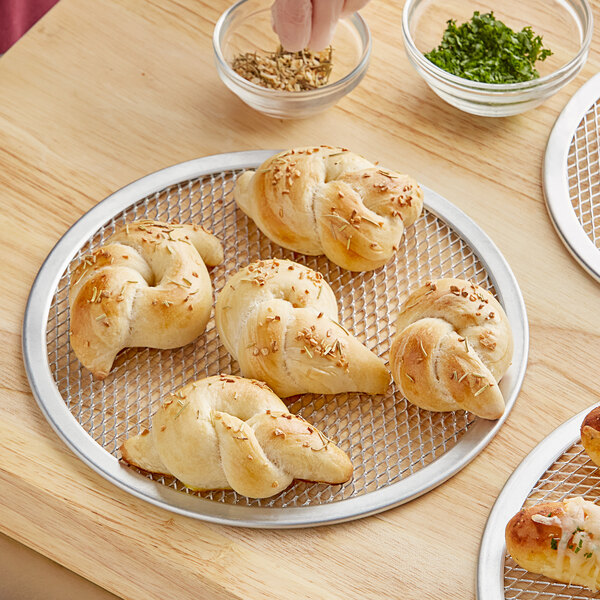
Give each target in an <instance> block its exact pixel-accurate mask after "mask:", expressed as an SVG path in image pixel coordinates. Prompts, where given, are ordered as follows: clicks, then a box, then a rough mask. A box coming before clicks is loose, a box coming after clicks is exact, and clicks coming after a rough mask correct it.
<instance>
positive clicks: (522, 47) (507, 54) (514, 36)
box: [425, 11, 552, 83]
mask: <svg viewBox="0 0 600 600" xmlns="http://www.w3.org/2000/svg"><path fill="white" fill-rule="evenodd" d="M447 23H448V27H447V28H446V31H444V35H443V37H442V42H441V44H440V45H439V46H438V47H437V48H435V49H434V50H432V51H431V52H429V53H427V54H425V57H426V58H427V59H429V60H430V61H431V62H432V63H434V64H435V65H437V66H438V67H440V68H441V69H444V71H448V73H451V74H452V75H457V76H458V77H462V78H463V79H470V80H472V81H481V82H484V83H518V82H521V81H530V80H531V79H537V78H538V77H539V76H540V74H539V73H538V71H537V70H536V69H535V67H534V65H535V63H536V62H537V61H538V60H539V61H544V60H546V58H548V56H551V55H552V51H551V50H549V49H548V48H544V47H543V42H542V36H540V35H536V34H535V33H534V32H533V30H532V29H531V27H524V28H523V29H522V30H521V31H518V32H516V31H513V30H512V29H511V28H510V27H508V26H507V25H505V24H504V23H503V22H502V21H499V20H498V19H496V17H494V13H493V12H489V13H485V14H480V13H479V11H475V12H474V13H473V17H472V18H471V20H470V21H467V22H466V23H463V24H462V25H457V24H456V21H455V20H454V19H450V20H449V21H447Z"/></svg>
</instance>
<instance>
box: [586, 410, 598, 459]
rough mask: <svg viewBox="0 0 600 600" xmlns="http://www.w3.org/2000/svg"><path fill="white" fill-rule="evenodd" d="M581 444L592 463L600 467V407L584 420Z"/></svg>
mask: <svg viewBox="0 0 600 600" xmlns="http://www.w3.org/2000/svg"><path fill="white" fill-rule="evenodd" d="M581 444H582V446H583V447H584V448H585V451H586V452H587V454H588V456H589V457H590V458H591V459H592V462H594V463H595V464H596V465H598V466H600V406H597V407H596V408H594V409H593V410H591V411H590V412H589V413H588V414H587V415H586V416H585V418H584V419H583V422H582V423H581Z"/></svg>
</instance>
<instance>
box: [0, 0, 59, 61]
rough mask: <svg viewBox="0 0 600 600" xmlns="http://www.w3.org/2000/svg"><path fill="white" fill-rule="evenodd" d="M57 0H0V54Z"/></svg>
mask: <svg viewBox="0 0 600 600" xmlns="http://www.w3.org/2000/svg"><path fill="white" fill-rule="evenodd" d="M57 2H58V0H0V54H2V53H3V52H6V51H7V50H8V49H9V48H10V47H11V46H12V45H13V44H14V43H15V42H16V41H17V40H18V39H19V38H20V37H21V36H22V35H23V34H24V33H25V32H26V31H27V30H28V29H29V28H30V27H31V26H32V25H34V24H35V23H36V22H37V21H38V20H39V19H41V18H42V17H43V16H44V15H45V14H46V13H47V12H48V11H49V10H50V9H51V8H52V7H53V6H54V5H55V4H56V3H57Z"/></svg>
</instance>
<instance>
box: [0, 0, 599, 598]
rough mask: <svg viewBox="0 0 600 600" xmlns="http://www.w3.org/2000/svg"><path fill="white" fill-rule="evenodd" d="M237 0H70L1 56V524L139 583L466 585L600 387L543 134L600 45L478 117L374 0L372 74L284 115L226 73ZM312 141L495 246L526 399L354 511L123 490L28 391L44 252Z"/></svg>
mask: <svg viewBox="0 0 600 600" xmlns="http://www.w3.org/2000/svg"><path fill="white" fill-rule="evenodd" d="M228 4H229V3H228V2H227V1H226V0H218V1H214V2H209V1H208V0H160V1H158V0H104V1H103V2H101V3H100V2H95V1H94V0H62V1H61V2H59V4H58V5H57V6H56V7H55V8H54V9H53V10H52V11H51V12H50V13H49V14H48V15H47V16H46V17H45V18H44V19H43V20H42V21H41V22H40V23H39V24H38V25H37V26H36V27H35V28H34V29H33V30H32V31H31V32H30V33H29V34H27V35H26V36H25V38H23V39H22V40H21V41H19V42H18V43H17V44H16V45H15V46H14V47H13V48H12V49H11V50H9V52H8V53H7V54H6V55H5V56H4V57H3V58H2V59H0V189H1V190H2V192H1V193H0V203H1V204H0V206H1V209H0V234H1V236H2V238H1V239H2V243H1V245H0V260H1V264H2V285H1V286H0V294H1V298H2V302H1V304H0V344H1V348H2V351H1V352H0V530H1V531H2V532H3V533H5V534H7V535H8V536H11V537H13V538H15V539H16V540H19V541H20V542H22V543H24V544H26V545H28V546H30V547H31V548H33V549H35V550H37V551H39V552H41V553H43V554H44V555H46V556H48V557H50V558H52V559H53V560H55V561H57V562H59V563H61V564H62V565H64V566H66V567H67V568H68V569H71V570H73V571H76V572H77V573H79V574H81V575H83V576H84V577H86V578H88V579H90V580H92V581H93V582H96V583H97V584H99V585H100V586H102V587H104V588H106V589H107V590H110V591H111V592H113V593H115V594H117V595H119V596H122V597H124V598H133V599H138V598H139V599H142V598H143V599H148V598H166V597H173V598H179V599H185V598H195V599H197V598H240V599H253V598H257V599H258V598H260V599H267V598H407V599H412V598H432V599H433V598H435V599H437V598H456V599H459V598H460V599H464V598H470V597H473V596H474V593H475V592H474V590H475V578H476V559H477V552H478V548H479V542H480V537H481V533H482V531H483V527H484V525H485V521H486V518H487V516H488V514H489V511H490V508H491V506H492V504H493V502H494V499H495V498H496V496H497V494H498V492H499V491H500V489H501V487H502V485H503V484H504V482H505V481H506V479H507V477H508V476H509V475H510V473H511V472H512V471H513V469H514V468H515V467H516V466H517V465H518V463H519V462H520V460H521V459H522V458H523V457H524V456H525V454H526V453H527V452H528V451H529V450H530V449H531V448H532V447H533V446H534V445H535V444H536V443H537V442H538V441H539V440H541V439H542V438H543V437H544V436H545V435H546V434H548V433H549V432H550V431H552V430H553V429H554V428H555V427H556V426H557V425H559V424H560V423H561V422H563V421H564V420H566V419H567V418H568V417H570V416H571V415H573V414H574V413H575V412H577V411H580V410H582V409H583V408H585V407H586V406H588V405H590V404H592V403H593V402H596V401H598V400H600V397H599V394H598V387H597V374H598V370H599V368H600V358H599V356H600V353H599V351H598V350H599V341H600V319H599V318H598V315H599V314H600V294H599V293H598V292H599V287H598V284H597V283H595V282H594V281H593V280H592V279H591V278H590V277H589V276H588V275H586V274H585V273H584V271H583V270H582V269H581V268H580V267H579V266H578V265H577V264H576V263H575V261H574V260H573V259H572V258H571V256H570V255H569V254H568V252H567V251H566V249H565V248H564V247H563V245H562V244H561V242H560V241H559V239H558V237H557V235H556V233H555V232H554V230H553V228H552V225H551V223H550V220H549V218H548V215H547V213H546V209H545V206H544V202H543V197H542V187H541V165H542V159H543V154H544V148H545V145H546V141H547V139H548V135H549V133H550V129H551V127H552V125H553V123H554V121H555V119H556V117H557V115H558V114H559V112H560V110H561V109H562V108H563V106H564V105H565V103H566V102H567V101H568V99H569V98H570V96H571V95H572V94H573V93H574V92H575V90H576V89H577V88H578V87H579V86H580V85H581V84H582V83H583V82H584V81H586V80H587V79H588V78H589V77H590V76H591V75H593V74H594V73H596V72H597V71H598V70H599V68H600V45H599V41H598V38H595V39H594V41H593V43H592V49H591V53H590V57H589V59H588V62H587V64H586V66H585V67H584V69H583V70H582V72H581V73H580V74H579V75H578V77H577V78H576V79H575V80H574V81H572V82H571V83H570V84H569V85H568V86H567V87H566V88H565V89H563V90H562V91H561V92H559V93H558V94H557V95H556V96H554V97H553V98H552V99H550V100H549V101H547V102H546V103H545V104H544V105H543V106H541V107H540V108H538V109H536V110H534V111H530V112H528V113H526V114H524V115H521V116H517V117H511V118H506V119H484V118H479V117H474V116H470V115H467V114H464V113H462V112H459V111H458V110H455V109H454V108H452V107H450V106H448V105H447V104H445V103H444V102H443V101H442V100H440V99H439V98H437V96H435V95H434V94H433V93H432V92H431V91H430V90H429V89H428V88H427V87H426V85H425V84H424V83H423V82H422V81H421V80H420V79H419V77H418V76H417V75H416V74H415V72H414V71H413V70H412V68H411V67H410V65H409V63H408V60H407V58H406V57H405V54H404V50H403V47H402V43H401V41H400V36H399V23H400V15H401V10H402V3H401V2H397V1H396V0H377V1H376V2H372V3H371V5H369V6H368V7H367V8H366V9H365V10H364V11H363V14H364V17H365V18H366V20H367V21H368V22H369V24H370V27H371V29H372V31H373V33H374V37H375V43H374V47H373V55H372V62H371V67H370V69H369V72H368V74H367V76H366V78H365V79H364V81H363V83H362V84H361V85H360V87H359V88H357V89H356V90H355V91H354V92H353V93H352V94H350V95H349V96H348V97H347V98H345V99H343V100H342V101H341V102H340V103H339V104H338V106H337V107H335V108H334V109H332V110H330V111H328V112H326V113H324V114H322V115H320V116H317V117H315V118H312V119H309V120H305V121H297V122H283V121H280V120H273V119H270V118H267V117H263V116H261V115H260V114H258V113H256V112H254V111H252V110H251V109H250V108H247V107H246V106H245V105H244V104H243V103H242V102H241V101H239V100H238V99H237V98H236V97H235V96H234V95H232V94H231V93H230V92H229V91H228V90H227V89H226V88H225V87H224V86H223V85H222V84H221V82H220V81H219V79H218V76H217V73H216V70H215V68H214V66H213V57H212V49H211V34H212V29H213V26H214V23H215V21H216V19H217V17H218V15H219V14H220V13H221V12H222V10H224V9H225V8H226V7H227V6H228ZM593 4H594V10H595V13H596V14H595V16H596V19H597V20H598V22H600V0H594V1H593ZM319 143H327V144H332V145H341V146H347V147H350V148H352V149H353V150H355V151H357V152H359V153H361V154H363V155H365V156H367V157H370V158H372V159H379V160H380V161H381V163H382V164H386V165H393V166H394V167H395V168H398V169H399V170H402V171H405V172H408V173H411V174H413V175H414V176H415V177H417V179H419V180H420V181H421V182H422V183H423V184H425V185H427V186H429V187H431V188H433V189H435V190H436V191H438V192H440V193H441V194H442V195H444V196H445V197H446V198H448V199H449V200H450V201H452V202H454V203H455V204H456V205H458V206H459V207H460V208H461V209H463V210H464V211H465V212H466V213H467V214H468V215H470V216H471V217H472V218H473V219H474V220H475V221H476V222H477V223H479V225H480V226H482V227H483V228H484V230H485V231H486V232H487V233H488V234H489V235H490V237H491V238H492V239H493V241H494V242H495V243H496V244H497V245H498V247H499V248H500V250H501V251H502V252H503V254H504V256H505V257H506V259H507V260H508V262H509V264H510V265H511V267H512V269H513V271H514V273H515V275H516V277H517V279H518V281H519V283H520V286H521V289H522V291H523V295H524V298H525V302H526V305H527V310H528V315H529V323H530V332H531V351H530V358H529V366H528V370H527V375H526V378H525V383H524V386H523V389H522V392H521V394H520V396H519V398H518V401H517V403H516V406H515V408H514V410H513V411H512V413H511V414H510V416H509V417H508V420H507V421H506V423H505V425H504V426H503V428H502V429H501V431H500V433H499V434H498V436H497V437H496V438H495V439H494V440H493V441H492V442H491V443H490V445H489V446H488V447H487V448H486V450H485V451H484V452H483V453H482V454H481V455H480V456H479V457H477V458H476V459H475V460H474V461H473V462H472V463H471V464H470V465H469V466H468V467H466V468H465V469H464V470H462V471H461V472H460V473H459V474H457V475H456V476H455V477H453V478H452V479H451V480H450V481H448V482H447V483H445V484H444V485H442V486H440V487H438V488H437V489H435V490H434V491H432V492H431V493H429V494H427V495H426V496H424V497H421V498H419V499H417V500H415V501H413V502H411V503H410V504H407V505H405V506H402V507H400V508H397V509H394V510H390V511H387V512H384V513H382V514H380V515H377V516H374V517H370V518H367V519H364V520H361V521H357V522H353V523H347V524H343V525H337V526H329V527H323V528H316V529H306V530H295V531H256V530H250V529H234V528H227V527H221V526H216V525H210V524H205V523H202V522H198V521H195V520H192V519H188V518H185V517H180V516H177V515H174V514H171V513H169V512H166V511H164V510H162V509H159V508H155V507H153V506H151V505H149V504H146V503H144V502H142V501H140V500H137V499H135V498H134V497H132V496H130V495H128V494H126V493H124V492H122V491H121V490H119V489H117V488H116V487H114V486H113V485H111V484H109V483H108V482H107V481H105V480H104V479H103V478H102V477H100V476H99V475H97V474H96V473H95V472H94V471H92V470H91V469H90V468H88V467H87V466H86V465H85V464H84V463H83V462H81V461H80V460H79V459H78V458H76V457H75V456H74V455H73V454H72V453H71V451H69V450H68V449H67V448H66V446H65V445H64V444H63V442H62V441H60V439H59V438H58V437H57V436H56V435H55V434H54V432H53V431H52V429H51V428H50V426H49V425H48V423H47V422H46V421H45V419H44V417H43V416H42V414H41V412H40V410H39V409H38V407H37V405H36V403H35V401H34V399H33V397H32V394H31V392H30V389H29V385H28V382H27V378H26V375H25V371H24V368H23V363H22V355H21V323H22V319H23V313H24V309H25V302H26V299H27V295H28V292H29V289H30V286H31V284H32V282H33V279H34V277H35V275H36V273H37V271H38V269H39V268H40V265H41V264H42V261H43V260H44V258H45V256H46V255H47V253H48V252H49V251H50V250H51V248H52V246H53V245H54V244H55V242H56V241H57V240H58V238H59V237H60V236H61V235H62V234H63V233H64V232H65V231H66V230H67V228H68V227H69V226H70V225H72V224H73V222H74V221H75V220H76V219H77V218H78V217H79V216H81V215H82V214H83V213H84V212H85V211H87V210H88V209H89V208H91V207H92V206H94V205H95V204H96V203H97V202H98V201H99V200H101V199H102V198H104V197H105V196H107V195H108V194H110V193H111V192H113V191H115V190H116V189H118V188H120V187H121V186H123V185H125V184H127V183H129V182H131V181H133V180H135V179H137V178H139V177H140V176H142V175H145V174H147V173H150V172H152V171H155V170H157V169H160V168H162V167H165V166H167V165H171V164H174V163H177V162H180V161H184V160H188V159H192V158H196V157H200V156H204V155H210V154H214V153H220V152H229V151H236V150H245V149H252V148H278V147H292V146H298V145H307V144H319ZM32 575H33V574H32Z"/></svg>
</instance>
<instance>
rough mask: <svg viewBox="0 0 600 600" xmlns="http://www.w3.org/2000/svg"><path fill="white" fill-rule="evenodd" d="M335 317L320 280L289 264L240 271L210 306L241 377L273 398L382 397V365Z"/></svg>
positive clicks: (334, 304)
mask: <svg viewBox="0 0 600 600" xmlns="http://www.w3.org/2000/svg"><path fill="white" fill-rule="evenodd" d="M337 319H338V310H337V302H336V299H335V296H334V294H333V291H332V290H331V288H330V287H329V285H328V284H327V283H326V282H325V280H324V279H323V276H322V275H321V274H320V273H317V272H315V271H313V270H312V269H309V268H307V267H304V266H302V265H299V264H298V263H295V262H292V261H289V260H264V261H258V262H255V263H252V264H251V265H248V266H247V267H245V268H244V269H241V270H240V271H238V272H237V273H236V274H235V275H234V276H233V277H232V278H231V279H230V280H229V281H228V282H227V284H226V285H225V287H224V288H223V289H222V290H221V292H220V293H219V295H218V297H217V303H216V306H215V321H216V326H217V331H218V332H219V336H220V338H221V341H222V342H223V344H224V345H225V347H226V348H227V350H228V351H229V353H230V354H232V355H233V357H234V358H235V359H236V360H237V361H238V362H239V365H240V370H241V372H242V374H243V375H244V376H246V377H254V378H255V379H260V380H261V381H265V382H266V383H267V384H268V385H269V386H270V387H271V388H272V389H273V390H274V391H275V393H276V394H278V395H279V396H281V397H287V396H292V395H294V394H303V393H305V392H313V393H316V394H336V393H341V392H352V391H357V392H367V393H370V394H381V393H383V392H384V391H385V390H386V389H387V387H388V384H389V380H390V378H389V373H388V370H387V369H386V367H385V364H384V363H383V361H382V360H381V359H380V358H378V357H377V356H375V354H373V353H372V352H371V351H370V350H368V349H367V348H365V347H364V346H363V345H362V344H361V343H360V342H359V341H358V340H357V339H356V338H355V337H354V336H352V335H350V334H349V333H348V332H347V331H346V330H345V329H344V328H343V327H342V326H341V325H339V324H338V322H337Z"/></svg>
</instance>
